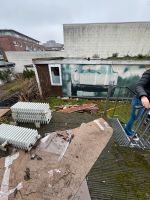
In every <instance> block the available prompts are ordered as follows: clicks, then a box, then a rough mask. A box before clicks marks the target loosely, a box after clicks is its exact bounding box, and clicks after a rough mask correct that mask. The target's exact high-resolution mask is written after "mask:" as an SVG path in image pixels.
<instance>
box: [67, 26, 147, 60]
mask: <svg viewBox="0 0 150 200" xmlns="http://www.w3.org/2000/svg"><path fill="white" fill-rule="evenodd" d="M63 28H64V48H65V52H66V55H67V56H69V57H93V56H94V55H95V54H97V55H98V56H99V57H100V58H107V57H111V56H112V54H113V53H118V54H119V56H126V55H127V54H128V55H130V56H135V55H138V54H143V55H150V22H129V23H98V24H66V25H64V27H63Z"/></svg>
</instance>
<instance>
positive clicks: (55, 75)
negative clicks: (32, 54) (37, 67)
mask: <svg viewBox="0 0 150 200" xmlns="http://www.w3.org/2000/svg"><path fill="white" fill-rule="evenodd" d="M49 73H50V80H51V85H62V77H61V68H60V65H59V64H54V65H49Z"/></svg>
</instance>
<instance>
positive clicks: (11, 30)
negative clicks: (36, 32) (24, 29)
mask: <svg viewBox="0 0 150 200" xmlns="http://www.w3.org/2000/svg"><path fill="white" fill-rule="evenodd" d="M2 31H8V32H14V33H16V34H19V35H22V36H23V37H27V38H29V39H31V40H34V41H36V42H40V41H39V40H36V39H34V38H31V37H29V36H27V35H24V34H23V33H20V32H18V31H15V30H13V29H0V32H2Z"/></svg>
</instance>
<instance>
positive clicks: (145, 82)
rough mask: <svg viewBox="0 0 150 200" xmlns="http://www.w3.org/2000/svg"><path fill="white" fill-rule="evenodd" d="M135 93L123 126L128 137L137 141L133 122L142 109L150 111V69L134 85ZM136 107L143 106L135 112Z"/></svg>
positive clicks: (141, 112)
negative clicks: (127, 117) (129, 112)
mask: <svg viewBox="0 0 150 200" xmlns="http://www.w3.org/2000/svg"><path fill="white" fill-rule="evenodd" d="M135 91H136V96H134V97H133V99H132V112H131V115H130V118H129V120H128V122H127V124H126V126H125V132H126V134H127V135H128V136H129V137H131V138H133V140H135V141H137V140H139V138H138V136H137V134H136V133H135V132H134V130H133V129H132V128H133V125H134V122H135V121H136V120H137V119H138V118H139V117H140V116H141V115H142V114H143V112H144V109H150V69H148V70H146V71H145V72H144V73H143V75H142V77H141V79H140V80H139V81H138V82H137V84H136V87H135ZM136 106H143V108H141V109H139V110H138V111H137V109H136Z"/></svg>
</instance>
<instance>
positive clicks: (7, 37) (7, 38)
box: [0, 29, 45, 51]
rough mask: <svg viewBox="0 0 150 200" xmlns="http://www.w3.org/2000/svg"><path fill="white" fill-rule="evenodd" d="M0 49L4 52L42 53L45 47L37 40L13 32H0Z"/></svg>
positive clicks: (7, 30) (6, 30)
mask: <svg viewBox="0 0 150 200" xmlns="http://www.w3.org/2000/svg"><path fill="white" fill-rule="evenodd" d="M0 47H1V48H2V49H3V50H4V51H44V50H45V47H44V46H42V45H40V44H39V41H38V40H35V39H33V38H31V37H28V36H26V35H24V34H22V33H19V32H17V31H15V30H9V29H1V30H0Z"/></svg>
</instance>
